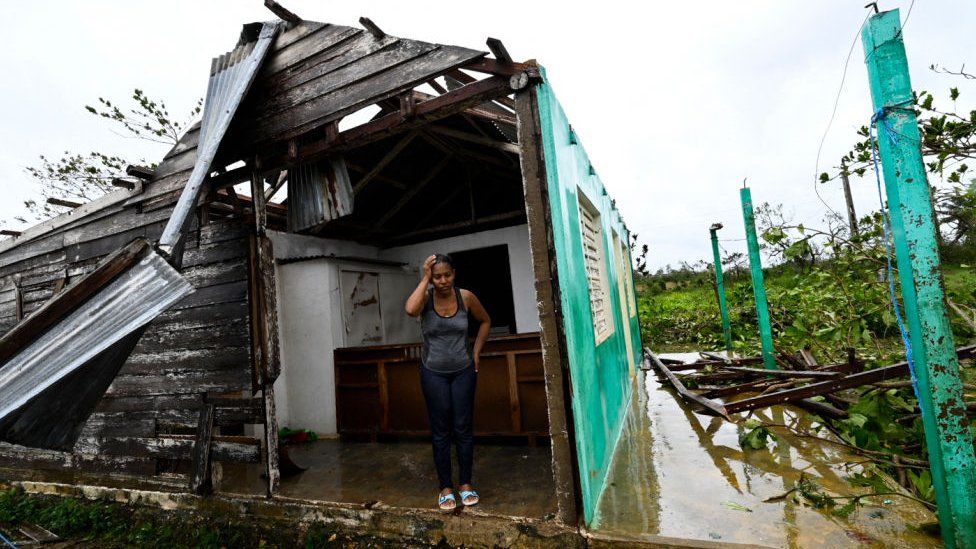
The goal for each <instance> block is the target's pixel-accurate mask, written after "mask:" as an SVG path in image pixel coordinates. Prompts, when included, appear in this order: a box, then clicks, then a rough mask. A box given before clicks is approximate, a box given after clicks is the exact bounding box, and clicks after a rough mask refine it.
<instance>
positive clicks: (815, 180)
mask: <svg viewBox="0 0 976 549" xmlns="http://www.w3.org/2000/svg"><path fill="white" fill-rule="evenodd" d="M868 17H870V15H865V16H864V20H863V21H861V24H860V25H858V27H857V32H855V33H854V39H853V40H851V47H850V49H849V50H848V51H847V59H845V60H844V71H843V72H842V73H841V77H840V86H838V87H837V96H836V97H835V98H834V108H833V110H831V111H830V119H829V120H827V127H826V128H825V129H824V133H823V136H822V137H821V138H820V145H819V146H818V147H817V161H816V164H815V165H814V169H813V192H815V193H816V194H817V198H818V199H820V202H822V203H823V205H824V206H826V207H827V209H828V210H830V212H831V213H833V214H834V215H836V216H839V215H840V214H838V213H837V211H836V210H834V209H833V208H831V207H830V204H827V201H826V200H824V199H823V197H822V196H820V189H819V188H818V187H817V185H818V184H819V183H818V182H819V181H820V155H821V153H823V146H824V142H826V141H827V134H829V133H830V127H831V126H832V125H833V123H834V117H835V116H837V106H838V105H839V104H840V96H841V94H842V93H843V91H844V83H845V82H846V81H847V67H848V66H850V64H851V56H852V55H853V54H854V46H856V45H857V37H858V36H859V35H860V34H861V29H863V28H864V23H866V22H867V20H868Z"/></svg>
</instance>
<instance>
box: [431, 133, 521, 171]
mask: <svg viewBox="0 0 976 549" xmlns="http://www.w3.org/2000/svg"><path fill="white" fill-rule="evenodd" d="M420 136H421V138H423V140H424V141H427V142H428V143H430V144H431V145H433V146H434V147H436V148H437V149H440V150H441V151H442V152H445V153H450V154H454V155H457V156H458V157H461V158H466V159H468V160H473V161H476V162H483V163H485V164H490V165H494V166H498V167H501V168H509V169H511V168H513V167H515V166H516V165H517V164H516V163H515V161H514V159H512V160H510V161H506V160H505V159H502V158H496V157H494V156H489V155H486V154H481V153H479V152H476V151H471V150H468V149H465V148H463V147H460V146H458V145H457V144H455V143H448V142H446V141H445V140H444V138H443V137H441V136H438V135H432V134H431V132H429V131H427V130H426V129H425V130H424V131H422V132H421V133H420Z"/></svg>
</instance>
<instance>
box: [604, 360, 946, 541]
mask: <svg viewBox="0 0 976 549" xmlns="http://www.w3.org/2000/svg"><path fill="white" fill-rule="evenodd" d="M638 385H639V387H638V390H636V391H635V394H636V395H637V397H636V398H635V400H634V402H633V404H632V409H631V411H630V414H629V416H628V419H627V422H628V423H627V425H626V427H625V430H624V433H623V435H622V436H621V440H620V443H619V446H618V449H617V454H616V455H615V457H614V464H613V467H612V469H611V473H610V477H609V479H608V486H607V489H606V490H605V492H604V496H603V499H602V500H601V501H600V504H599V507H598V510H597V515H596V518H595V520H594V525H593V527H594V529H595V530H602V531H607V532H611V533H615V534H624V535H630V536H635V537H638V536H641V535H659V536H668V537H679V538H690V539H696V540H703V541H718V542H733V543H748V544H757V545H761V546H768V547H939V546H941V543H940V542H939V540H938V539H935V538H932V537H930V536H928V535H926V534H923V533H921V532H920V531H918V529H917V526H918V525H920V524H923V523H927V522H933V521H935V516H934V515H933V514H932V513H931V512H929V511H928V510H927V509H926V508H925V507H923V506H922V505H920V504H918V503H916V502H914V501H911V500H908V499H905V498H902V497H898V496H894V497H892V496H878V497H873V498H871V499H869V500H868V499H866V500H864V501H865V504H864V505H863V506H861V507H860V508H859V509H858V510H856V511H854V513H853V514H851V515H850V516H849V517H847V518H839V517H836V516H832V515H831V514H830V512H829V511H824V510H817V509H814V508H812V507H810V506H809V505H806V504H804V503H802V502H798V501H797V498H794V497H787V498H783V499H781V500H779V501H772V502H765V501H764V500H766V499H768V498H771V497H775V496H779V495H782V494H783V493H785V492H787V491H788V490H790V489H791V488H793V486H794V485H795V484H796V482H797V481H798V480H799V479H800V476H801V475H805V476H806V477H807V478H809V479H812V480H814V481H815V482H816V483H817V484H818V485H819V486H821V487H822V488H823V489H824V490H825V491H826V492H827V493H829V494H831V495H834V496H842V495H850V494H857V493H863V489H861V488H855V487H852V486H851V485H850V483H849V482H848V481H847V480H846V477H847V476H849V475H851V474H853V473H856V472H858V471H860V470H861V469H860V466H859V465H857V464H856V463H858V462H862V461H863V460H864V458H863V457H861V456H857V455H852V454H851V453H848V452H846V451H845V449H844V448H843V447H841V446H837V445H833V444H829V443H824V442H821V441H817V440H811V439H807V438H799V437H796V436H793V435H791V434H790V432H789V431H788V430H786V429H781V428H774V429H772V430H773V431H774V433H775V434H776V436H777V440H776V441H775V442H770V443H769V444H768V445H767V448H766V449H760V450H748V451H744V450H742V449H741V448H740V447H739V443H738V437H739V433H740V430H741V429H742V427H741V425H737V424H734V423H730V422H728V421H725V420H722V419H721V418H713V417H709V416H705V415H699V414H696V413H694V412H692V411H690V409H688V408H687V407H685V406H684V405H683V403H680V402H679V401H678V400H677V399H676V398H675V397H674V396H673V394H672V392H671V391H670V389H669V388H668V387H665V386H662V384H661V382H659V380H658V379H657V377H656V376H655V375H653V373H648V374H647V375H643V374H642V375H641V376H640V377H639V378H638ZM755 417H758V418H760V419H762V420H764V421H766V422H770V423H783V424H788V425H793V426H795V427H799V428H801V429H802V428H803V427H805V426H808V425H809V421H810V420H809V419H808V418H807V416H806V414H804V413H803V412H802V411H798V410H796V409H793V408H783V407H774V408H767V409H763V410H759V411H758V412H756V413H755Z"/></svg>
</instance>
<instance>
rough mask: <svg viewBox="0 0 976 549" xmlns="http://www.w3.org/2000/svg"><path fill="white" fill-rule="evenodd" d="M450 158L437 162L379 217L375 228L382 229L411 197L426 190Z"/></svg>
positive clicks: (446, 157)
mask: <svg viewBox="0 0 976 549" xmlns="http://www.w3.org/2000/svg"><path fill="white" fill-rule="evenodd" d="M452 157H453V155H450V154H449V155H447V156H445V157H444V158H442V159H441V161H440V162H438V163H437V165H436V166H434V167H433V168H432V169H431V170H430V172H429V173H428V174H427V175H426V176H424V178H423V179H421V180H420V181H419V182H418V183H417V184H416V185H414V186H413V188H411V189H410V190H409V191H407V193H406V194H404V195H403V196H402V197H401V198H400V201H399V202H397V203H396V205H395V206H393V207H392V208H390V210H389V211H388V212H386V213H385V214H383V217H381V218H380V219H379V220H378V221H377V222H376V226H377V227H382V226H383V225H385V224H386V222H387V221H389V220H391V219H393V216H395V215H396V214H398V213H399V212H400V210H402V209H403V208H404V207H406V205H407V204H409V203H410V201H411V200H412V199H413V197H415V196H417V194H418V193H420V191H422V190H424V189H426V188H427V185H428V184H430V182H431V181H433V180H434V178H436V177H437V176H438V175H440V173H441V172H442V171H443V170H444V168H446V167H447V165H448V164H449V163H450V162H451V159H452Z"/></svg>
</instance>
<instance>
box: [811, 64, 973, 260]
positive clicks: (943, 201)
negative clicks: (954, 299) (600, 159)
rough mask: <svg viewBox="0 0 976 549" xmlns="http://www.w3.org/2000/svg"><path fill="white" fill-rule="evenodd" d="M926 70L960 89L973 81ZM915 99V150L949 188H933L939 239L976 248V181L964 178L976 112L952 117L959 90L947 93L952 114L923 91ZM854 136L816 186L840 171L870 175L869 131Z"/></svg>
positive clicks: (941, 70) (962, 74)
mask: <svg viewBox="0 0 976 549" xmlns="http://www.w3.org/2000/svg"><path fill="white" fill-rule="evenodd" d="M929 68H930V69H931V70H932V71H934V72H937V73H941V74H949V75H953V76H955V77H958V78H960V79H961V80H962V82H963V83H969V82H971V81H973V80H976V76H974V75H972V74H969V73H967V72H966V71H965V66H963V67H962V68H960V69H959V70H958V71H952V70H948V69H946V68H944V67H940V66H938V65H931V66H930V67H929ZM914 96H915V97H914V109H915V114H916V116H917V117H918V124H919V131H920V133H921V136H922V140H921V143H920V147H921V149H922V156H923V158H924V160H925V161H926V167H927V168H928V171H929V173H930V174H932V175H936V176H938V177H940V178H942V179H944V180H945V182H946V183H948V184H949V186H948V187H945V188H941V189H939V188H936V187H933V190H932V195H933V206H934V207H935V212H936V215H937V216H938V221H939V226H940V230H941V233H942V235H943V236H944V237H946V238H947V239H948V241H949V242H950V243H954V244H956V245H965V246H968V247H970V248H972V247H976V234H974V232H976V228H974V221H976V220H974V213H973V212H974V208H973V206H974V204H976V190H974V189H976V188H974V186H976V179H969V181H966V179H967V178H968V177H969V166H968V164H967V162H971V161H973V160H976V110H971V111H969V112H968V113H965V112H957V108H956V101H957V100H958V99H959V96H960V91H959V88H958V87H951V88H949V100H950V101H951V102H952V105H953V106H952V108H951V109H942V108H941V107H939V106H937V105H936V103H935V96H934V95H933V94H932V93H931V92H928V91H925V90H922V91H920V92H917V93H915V94H914ZM857 133H858V135H859V136H860V137H861V140H860V141H858V142H857V143H855V144H854V146H853V148H852V149H851V150H850V151H849V152H847V153H846V154H845V155H844V156H843V157H841V160H840V166H838V167H837V168H836V170H837V171H836V172H835V173H834V174H830V173H827V172H824V173H822V174H820V182H821V183H826V182H827V181H830V180H833V179H836V178H839V177H842V175H843V172H844V171H845V170H846V172H847V173H848V174H853V175H857V176H864V175H865V172H868V171H870V170H873V161H872V158H871V141H870V129H869V128H868V126H862V127H861V128H860V129H859V130H858V132H857ZM930 184H931V182H930Z"/></svg>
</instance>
